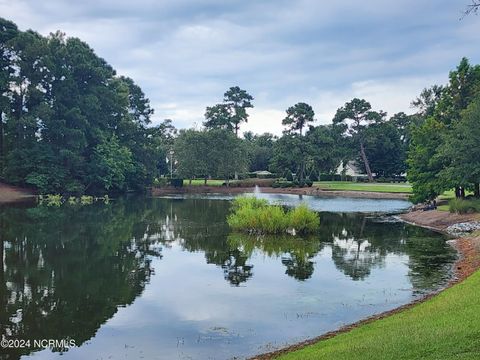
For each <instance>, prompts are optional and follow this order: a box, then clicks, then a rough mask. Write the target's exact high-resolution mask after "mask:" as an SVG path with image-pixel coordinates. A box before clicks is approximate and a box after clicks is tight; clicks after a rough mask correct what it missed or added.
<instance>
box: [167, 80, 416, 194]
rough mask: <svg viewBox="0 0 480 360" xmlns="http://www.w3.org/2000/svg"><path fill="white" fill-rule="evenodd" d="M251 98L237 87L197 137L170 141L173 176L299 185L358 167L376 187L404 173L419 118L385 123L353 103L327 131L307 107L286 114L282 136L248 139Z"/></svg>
mask: <svg viewBox="0 0 480 360" xmlns="http://www.w3.org/2000/svg"><path fill="white" fill-rule="evenodd" d="M253 100H254V98H253V96H251V95H250V94H249V93H248V92H247V91H245V90H243V89H241V88H239V87H238V86H235V87H231V88H230V89H228V90H227V91H226V92H225V94H224V100H223V102H222V103H219V104H217V105H213V106H209V107H207V108H206V111H205V121H204V123H203V128H202V129H183V130H180V131H179V133H178V136H176V137H175V140H174V153H175V158H176V173H177V175H178V176H180V177H184V178H187V179H193V178H204V179H205V181H206V179H208V178H210V177H213V178H223V179H226V181H227V182H228V179H230V178H233V177H234V174H236V173H245V172H246V171H251V172H254V171H259V170H270V171H272V172H274V173H275V174H276V175H277V176H278V177H286V178H289V177H293V174H294V175H295V176H296V178H297V180H298V183H299V184H300V185H302V184H304V183H305V181H306V180H317V179H319V177H320V175H322V174H334V173H335V171H336V170H337V168H338V166H339V165H340V164H341V163H342V162H343V163H345V164H346V163H347V162H348V161H352V160H353V161H356V162H357V163H358V164H360V167H361V168H362V169H363V170H364V171H365V172H366V173H367V174H368V178H369V179H370V180H373V174H375V175H376V176H377V177H384V178H392V177H396V176H397V177H398V176H400V175H402V174H403V173H405V170H406V162H405V160H406V153H407V149H408V146H409V143H410V138H411V136H410V124H411V123H413V122H416V121H417V120H416V119H417V117H418V116H409V115H406V114H404V113H398V114H395V115H394V116H392V117H391V118H389V119H387V117H386V113H385V112H383V111H374V110H372V107H371V105H370V103H369V102H368V101H366V100H364V99H357V98H355V99H353V100H352V101H350V102H347V103H346V104H345V105H344V106H343V107H341V108H339V109H338V110H337V112H336V114H335V117H334V118H333V121H332V123H331V124H327V125H318V126H314V125H313V123H314V122H315V121H316V119H315V112H314V110H313V108H312V106H311V105H309V104H307V103H304V102H299V103H297V104H295V105H292V106H290V107H289V108H287V109H286V111H285V117H284V119H283V120H282V124H283V126H284V131H283V134H282V136H280V137H277V136H274V135H273V134H270V133H264V134H253V133H252V132H245V133H244V134H243V138H240V137H239V136H238V129H239V125H240V124H241V123H244V122H247V121H248V111H247V110H248V108H252V107H253V106H254V105H253Z"/></svg>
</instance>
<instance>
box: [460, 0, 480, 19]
mask: <svg viewBox="0 0 480 360" xmlns="http://www.w3.org/2000/svg"><path fill="white" fill-rule="evenodd" d="M479 10H480V0H472V3H471V4H469V5H467V8H466V9H465V12H464V13H463V16H462V19H463V18H464V17H465V16H468V15H470V14H475V15H477V14H478V11H479Z"/></svg>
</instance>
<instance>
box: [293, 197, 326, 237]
mask: <svg viewBox="0 0 480 360" xmlns="http://www.w3.org/2000/svg"><path fill="white" fill-rule="evenodd" d="M288 224H289V225H288V226H289V228H293V229H295V231H296V232H298V233H300V234H304V233H312V232H315V231H318V229H319V228H320V222H319V218H318V214H317V213H316V212H314V211H312V210H310V209H309V208H308V207H307V205H305V204H301V205H299V206H297V207H296V208H294V209H293V210H291V211H289V212H288Z"/></svg>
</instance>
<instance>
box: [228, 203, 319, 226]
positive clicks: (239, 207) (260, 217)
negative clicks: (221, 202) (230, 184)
mask: <svg viewBox="0 0 480 360" xmlns="http://www.w3.org/2000/svg"><path fill="white" fill-rule="evenodd" d="M232 210H233V211H232V213H231V214H230V215H229V217H228V219H227V221H228V224H229V225H230V227H231V228H232V229H234V230H239V231H245V232H248V233H251V234H280V233H291V234H294V235H295V234H307V233H313V232H315V231H317V230H318V229H319V227H320V219H319V217H318V214H317V213H315V212H314V211H312V210H310V209H309V208H308V207H307V206H306V205H304V204H302V205H300V206H298V207H296V208H294V209H291V210H287V211H286V210H285V209H284V208H283V207H282V206H278V205H268V202H267V201H266V200H263V199H257V198H255V197H238V198H236V199H235V200H234V201H233V209H232Z"/></svg>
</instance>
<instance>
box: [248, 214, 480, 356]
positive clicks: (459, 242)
mask: <svg viewBox="0 0 480 360" xmlns="http://www.w3.org/2000/svg"><path fill="white" fill-rule="evenodd" d="M398 218H399V219H401V220H403V221H405V222H407V223H410V224H412V225H416V226H421V227H425V228H429V229H432V230H435V231H439V232H443V233H445V230H446V228H447V227H448V226H450V225H453V224H455V223H458V222H467V221H472V220H478V218H479V215H478V214H477V215H475V214H465V215H460V214H450V213H447V212H442V211H436V210H434V211H412V212H408V213H404V214H401V215H399V216H398ZM449 243H450V244H451V245H452V246H453V247H454V248H455V249H456V250H457V252H458V259H457V261H456V262H455V263H454V265H453V267H452V271H453V276H452V279H451V280H450V281H449V282H448V284H447V285H446V286H445V287H444V288H442V289H439V290H438V291H435V292H433V293H431V294H428V295H425V296H423V297H421V298H419V299H416V300H414V301H412V302H410V303H408V304H405V305H402V306H400V307H398V308H395V309H392V310H389V311H385V312H383V313H380V314H377V315H373V316H370V317H368V318H365V319H363V320H360V321H357V322H355V323H353V324H349V325H345V326H343V327H341V328H339V329H337V330H334V331H329V332H327V333H325V334H323V335H320V336H317V337H314V338H312V339H308V340H305V341H302V342H300V343H297V344H293V345H290V346H287V347H285V348H282V349H279V350H275V351H272V352H268V353H265V354H260V355H256V356H254V357H251V358H249V360H270V359H275V358H277V357H279V356H280V355H284V354H286V353H289V352H293V351H296V350H300V349H303V348H304V347H307V346H309V345H313V344H315V343H317V342H319V341H322V340H327V339H330V338H332V337H335V336H337V335H338V334H343V333H346V332H349V331H350V330H353V329H355V328H357V327H359V326H362V325H365V324H369V323H371V322H373V321H376V320H380V319H384V318H386V317H388V316H391V315H394V314H396V313H399V312H402V311H404V310H407V309H410V308H412V307H414V306H416V305H418V304H420V303H422V302H424V301H426V300H428V299H431V298H432V297H434V296H436V295H438V294H439V293H440V292H442V291H444V290H445V289H448V288H450V287H452V286H453V285H455V284H458V283H459V282H461V281H463V280H465V279H466V278H467V277H469V276H470V275H471V274H473V273H474V272H475V271H476V270H478V269H480V237H479V236H476V237H475V236H465V237H460V238H457V239H454V240H450V241H449Z"/></svg>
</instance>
